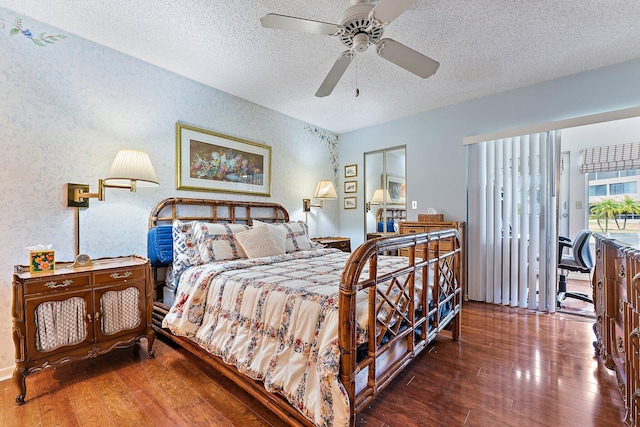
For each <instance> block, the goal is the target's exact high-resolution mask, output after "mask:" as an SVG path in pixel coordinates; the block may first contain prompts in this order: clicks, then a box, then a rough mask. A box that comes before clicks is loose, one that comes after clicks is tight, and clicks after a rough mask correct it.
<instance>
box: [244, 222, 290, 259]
mask: <svg viewBox="0 0 640 427" xmlns="http://www.w3.org/2000/svg"><path fill="white" fill-rule="evenodd" d="M252 224H253V228H258V227H264V226H266V227H267V230H269V234H271V237H273V240H274V241H275V242H276V245H278V247H280V248H281V249H282V252H283V253H284V252H285V251H286V250H287V246H286V245H287V230H286V229H285V228H284V227H282V226H277V225H274V224H269V223H266V222H262V221H258V220H257V219H255V220H253V223H252Z"/></svg>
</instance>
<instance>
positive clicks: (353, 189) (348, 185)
mask: <svg viewBox="0 0 640 427" xmlns="http://www.w3.org/2000/svg"><path fill="white" fill-rule="evenodd" d="M344 192H345V193H357V192H358V181H345V182H344Z"/></svg>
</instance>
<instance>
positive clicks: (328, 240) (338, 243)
mask: <svg viewBox="0 0 640 427" xmlns="http://www.w3.org/2000/svg"><path fill="white" fill-rule="evenodd" d="M311 240H313V241H314V242H318V243H321V244H323V245H325V246H326V247H328V248H336V249H340V250H341V251H342V252H351V239H350V238H348V237H314V238H313V239H311Z"/></svg>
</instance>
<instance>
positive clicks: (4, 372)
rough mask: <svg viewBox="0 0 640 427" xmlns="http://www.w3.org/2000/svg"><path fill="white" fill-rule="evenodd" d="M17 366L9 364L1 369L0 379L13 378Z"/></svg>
mask: <svg viewBox="0 0 640 427" xmlns="http://www.w3.org/2000/svg"><path fill="white" fill-rule="evenodd" d="M14 369H15V366H7V367H6V368H1V369H0V381H4V380H8V379H11V377H12V376H13V370H14Z"/></svg>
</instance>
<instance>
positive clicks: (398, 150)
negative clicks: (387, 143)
mask: <svg viewBox="0 0 640 427" xmlns="http://www.w3.org/2000/svg"><path fill="white" fill-rule="evenodd" d="M406 176H407V174H406V148H405V146H401V147H393V148H387V149H383V150H376V151H371V152H367V153H364V197H365V202H366V203H365V212H364V226H365V230H364V232H365V238H366V240H369V239H373V238H376V237H381V236H385V235H389V234H395V233H396V232H397V227H398V226H397V224H398V222H399V221H403V220H406V217H407V207H406Z"/></svg>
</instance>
